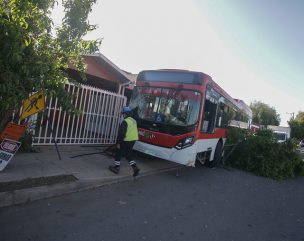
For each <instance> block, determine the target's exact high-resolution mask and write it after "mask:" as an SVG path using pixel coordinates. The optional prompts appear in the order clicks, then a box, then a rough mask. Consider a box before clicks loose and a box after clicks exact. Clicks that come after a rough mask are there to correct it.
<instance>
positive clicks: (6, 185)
mask: <svg viewBox="0 0 304 241" xmlns="http://www.w3.org/2000/svg"><path fill="white" fill-rule="evenodd" d="M76 180H77V178H76V177H74V176H73V175H59V176H50V177H37V178H27V179H24V180H21V181H14V182H0V192H8V191H14V190H20V189H25V188H32V187H40V186H46V185H52V184H58V183H69V182H74V181H76Z"/></svg>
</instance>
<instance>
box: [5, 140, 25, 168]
mask: <svg viewBox="0 0 304 241" xmlns="http://www.w3.org/2000/svg"><path fill="white" fill-rule="evenodd" d="M20 146H21V142H19V141H14V140H9V139H4V140H3V141H2V142H1V144H0V171H3V170H4V168H5V167H6V166H7V164H8V163H9V162H10V160H11V159H12V158H13V156H14V155H15V154H16V152H17V151H18V149H19V147H20Z"/></svg>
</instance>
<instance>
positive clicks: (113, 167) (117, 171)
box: [109, 166, 119, 174]
mask: <svg viewBox="0 0 304 241" xmlns="http://www.w3.org/2000/svg"><path fill="white" fill-rule="evenodd" d="M109 170H110V171H111V172H114V173H115V174H118V173H119V166H109Z"/></svg>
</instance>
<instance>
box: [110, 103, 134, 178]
mask: <svg viewBox="0 0 304 241" xmlns="http://www.w3.org/2000/svg"><path fill="white" fill-rule="evenodd" d="M131 114H132V110H131V108H130V107H128V106H125V107H123V109H122V115H123V118H124V120H123V121H122V123H121V124H120V126H119V129H118V135H117V142H116V153H115V161H114V165H113V166H109V170H110V171H111V172H114V173H115V174H118V173H119V169H120V160H121V158H122V157H123V156H125V157H126V159H127V160H128V162H129V165H130V166H131V167H132V168H133V176H134V177H136V176H137V175H138V174H139V168H138V167H137V165H136V162H135V161H134V159H133V158H132V148H133V146H134V144H135V142H136V141H137V140H138V130H137V123H136V120H134V119H133V118H132V117H131Z"/></svg>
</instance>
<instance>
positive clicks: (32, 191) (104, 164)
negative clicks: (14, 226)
mask: <svg viewBox="0 0 304 241" xmlns="http://www.w3.org/2000/svg"><path fill="white" fill-rule="evenodd" d="M35 149H37V151H38V152H37V153H17V154H16V156H15V157H14V158H13V159H12V160H11V161H10V163H9V164H8V165H7V166H6V168H5V169H4V170H3V171H2V172H0V184H1V183H7V182H17V181H22V180H25V179H29V178H41V177H55V176H61V175H63V176H65V175H73V176H74V177H75V178H76V181H72V182H68V183H57V184H52V185H43V186H38V187H32V188H23V189H19V190H11V191H2V192H0V207H5V206H11V205H15V204H22V203H26V202H30V201H34V200H38V199H43V198H50V197H55V196H60V195H63V194H67V193H73V192H78V191H83V190H88V189H92V188H96V187H101V186H103V185H109V184H112V183H117V182H121V181H126V180H133V179H134V178H133V176H132V174H133V171H132V169H131V167H130V166H129V165H128V162H127V161H126V160H125V159H123V160H122V162H121V170H120V173H119V174H118V175H116V174H114V173H111V172H110V171H109V170H108V166H109V165H112V164H113V160H114V159H113V157H112V156H110V155H105V154H104V155H102V154H94V155H83V156H79V157H75V158H71V157H73V156H75V155H80V154H89V153H95V152H102V151H104V150H105V149H106V148H105V147H86V146H60V147H59V152H60V155H61V160H59V158H58V155H57V152H56V149H55V147H54V146H48V147H39V148H35ZM135 160H136V162H137V164H138V166H139V168H140V175H139V176H138V177H137V178H141V177H143V176H146V175H152V174H155V173H159V172H163V171H169V170H176V169H177V168H179V167H180V166H179V165H177V164H175V163H172V162H169V161H165V160H160V159H157V158H152V157H146V156H143V155H140V154H139V153H135Z"/></svg>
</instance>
